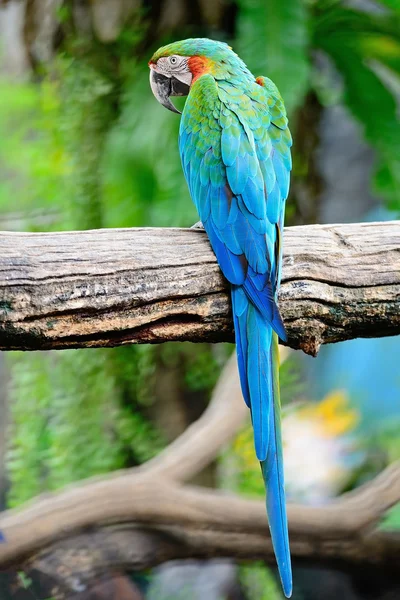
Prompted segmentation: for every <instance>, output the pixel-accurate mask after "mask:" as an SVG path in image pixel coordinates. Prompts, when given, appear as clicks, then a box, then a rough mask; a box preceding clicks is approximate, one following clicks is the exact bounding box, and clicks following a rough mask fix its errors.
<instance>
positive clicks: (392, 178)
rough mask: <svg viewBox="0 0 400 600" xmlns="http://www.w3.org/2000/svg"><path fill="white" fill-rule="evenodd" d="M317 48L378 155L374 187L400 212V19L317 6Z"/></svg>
mask: <svg viewBox="0 0 400 600" xmlns="http://www.w3.org/2000/svg"><path fill="white" fill-rule="evenodd" d="M313 44H314V45H315V47H317V48H320V49H322V50H323V51H324V52H326V53H327V54H328V55H329V56H330V57H331V59H332V60H333V62H334V63H335V65H336V67H337V69H338V71H339V73H340V75H341V77H342V81H343V99H344V101H345V103H346V104H347V106H348V107H349V109H350V110H351V112H352V113H353V114H354V116H355V117H356V118H357V119H358V120H359V121H360V123H361V124H362V126H363V129H364V133H365V137H366V138H367V140H368V141H369V142H370V143H371V145H372V146H373V147H374V148H375V149H376V151H377V154H378V159H379V163H378V169H377V174H376V178H375V184H376V186H377V189H378V191H379V193H380V194H382V196H384V197H385V198H386V200H387V202H388V205H389V207H390V208H393V209H395V208H396V209H400V119H399V116H398V110H397V104H396V99H395V97H394V94H393V91H392V90H391V84H394V83H395V80H396V79H397V81H398V83H400V80H399V76H400V14H399V15H398V14H396V13H391V14H390V13H384V14H381V13H378V14H375V13H367V12H361V11H356V10H353V9H350V8H347V7H345V6H344V5H343V4H342V3H341V2H337V1H335V0H321V1H320V2H318V3H317V8H316V14H315V18H314V20H313Z"/></svg>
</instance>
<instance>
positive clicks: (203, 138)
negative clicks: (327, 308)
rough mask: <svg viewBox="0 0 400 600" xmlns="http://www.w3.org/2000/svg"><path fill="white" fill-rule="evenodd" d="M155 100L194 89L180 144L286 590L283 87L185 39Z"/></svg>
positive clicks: (159, 77)
mask: <svg viewBox="0 0 400 600" xmlns="http://www.w3.org/2000/svg"><path fill="white" fill-rule="evenodd" d="M149 67H150V85H151V88H152V91H153V94H154V95H155V97H156V98H157V100H158V101H159V102H160V103H161V104H162V105H163V106H165V107H166V108H168V109H169V110H171V111H173V112H178V113H179V111H178V110H177V109H176V107H175V106H174V105H173V103H172V102H171V100H170V96H188V97H187V100H186V103H185V107H184V109H183V113H182V117H181V121H180V130H179V150H180V155H181V160H182V166H183V171H184V174H185V177H186V180H187V183H188V186H189V190H190V194H191V197H192V199H193V202H194V204H195V205H196V208H197V210H198V213H199V216H200V219H201V222H202V224H203V226H204V229H205V230H206V233H207V235H208V238H209V240H210V243H211V246H212V248H213V251H214V253H215V255H216V257H217V260H218V263H219V266H220V268H221V270H222V272H223V274H224V276H225V277H226V279H228V281H229V282H230V283H231V297H232V309H233V320H234V328H235V338H236V350H237V359H238V368H239V375H240V382H241V387H242V392H243V397H244V400H245V402H246V404H247V405H248V407H249V408H250V411H251V419H252V424H253V428H254V442H255V451H256V454H257V458H258V460H259V461H260V464H261V470H262V474H263V478H264V482H265V486H266V506H267V514H268V520H269V527H270V531H271V538H272V544H273V547H274V552H275V556H276V559H277V564H278V569H279V573H280V577H281V581H282V587H283V591H284V593H285V595H286V597H287V598H289V597H290V596H291V593H292V572H291V563H290V550H289V538H288V526H287V516H286V502H285V490H284V478H283V459H282V441H281V425H280V394H279V353H278V339H279V338H281V339H282V340H284V341H285V340H286V332H285V328H284V325H283V322H282V318H281V316H280V313H279V310H278V306H277V291H278V287H279V283H280V278H281V262H282V228H283V220H284V212H285V201H286V198H287V195H288V191H289V175H290V170H291V155H290V147H291V144H292V139H291V135H290V132H289V129H288V120H287V117H286V112H285V107H284V104H283V101H282V98H281V96H280V94H279V91H278V89H277V87H276V86H275V85H274V83H273V82H272V81H271V80H270V79H268V78H267V77H257V78H255V77H254V76H253V75H252V74H251V72H250V71H249V69H248V68H247V67H246V65H245V64H244V62H243V61H242V60H241V59H240V58H239V57H238V56H237V54H235V52H233V50H232V48H231V47H230V46H228V45H227V44H225V43H223V42H217V41H213V40H209V39H188V40H183V41H180V42H174V43H172V44H169V45H167V46H164V47H162V48H160V49H159V50H157V52H155V54H154V55H153V56H152V58H151V60H150V61H149Z"/></svg>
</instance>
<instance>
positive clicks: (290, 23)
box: [237, 0, 309, 112]
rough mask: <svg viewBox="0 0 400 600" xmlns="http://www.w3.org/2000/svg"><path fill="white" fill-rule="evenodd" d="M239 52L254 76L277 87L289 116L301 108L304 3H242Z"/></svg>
mask: <svg viewBox="0 0 400 600" xmlns="http://www.w3.org/2000/svg"><path fill="white" fill-rule="evenodd" d="M238 3H239V8H240V12H239V15H238V23H237V28H238V41H237V50H238V52H239V54H240V56H241V57H242V58H243V59H244V60H245V62H246V63H247V64H248V65H249V67H250V69H251V70H252V72H253V73H254V74H255V76H259V75H266V76H267V77H269V78H270V79H272V81H273V82H274V83H275V84H276V85H277V86H278V88H279V91H280V93H281V94H282V97H283V99H284V101H285V104H286V108H287V110H288V112H293V110H294V108H296V107H297V106H300V104H301V103H302V100H303V98H304V95H305V92H306V89H307V83H308V76H309V59H308V44H309V36H308V13H307V7H306V3H305V2H304V0H285V1H284V2H282V0H268V2H259V0H239V2H238Z"/></svg>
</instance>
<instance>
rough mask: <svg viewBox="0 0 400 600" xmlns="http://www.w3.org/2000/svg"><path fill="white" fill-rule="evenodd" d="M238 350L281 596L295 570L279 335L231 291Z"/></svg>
mask: <svg viewBox="0 0 400 600" xmlns="http://www.w3.org/2000/svg"><path fill="white" fill-rule="evenodd" d="M232 306H233V316H234V325H235V335H236V349H237V356H238V366H239V374H240V381H241V385H242V391H243V396H244V399H245V401H246V404H247V405H248V406H249V407H250V411H251V418H252V423H253V428H254V442H255V447H256V453H257V458H258V459H259V460H260V465H261V470H262V474H263V478H264V482H265V488H266V495H267V502H266V504H267V514H268V521H269V528H270V531H271V539H272V544H273V547H274V552H275V556H276V561H277V563H278V569H279V574H280V578H281V581H282V587H283V591H284V593H285V596H286V597H287V598H290V596H291V595H292V568H291V562H290V549H289V536H288V525H287V515H286V499H285V489H284V476H283V457H282V437H281V415H280V413H281V406H280V393H279V349H278V335H277V334H276V333H275V331H273V329H272V327H271V325H270V324H269V323H268V322H267V321H266V319H265V317H264V316H263V315H262V314H261V313H260V312H259V310H258V308H256V307H255V306H254V305H253V304H252V303H251V302H250V301H249V300H248V298H247V296H246V294H245V293H244V291H243V288H242V287H239V286H232Z"/></svg>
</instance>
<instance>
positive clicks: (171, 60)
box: [169, 56, 178, 65]
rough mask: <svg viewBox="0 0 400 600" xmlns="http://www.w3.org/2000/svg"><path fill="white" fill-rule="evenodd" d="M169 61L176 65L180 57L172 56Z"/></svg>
mask: <svg viewBox="0 0 400 600" xmlns="http://www.w3.org/2000/svg"><path fill="white" fill-rule="evenodd" d="M169 62H170V64H171V65H176V63H177V62H178V59H177V57H176V56H170V57H169Z"/></svg>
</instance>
